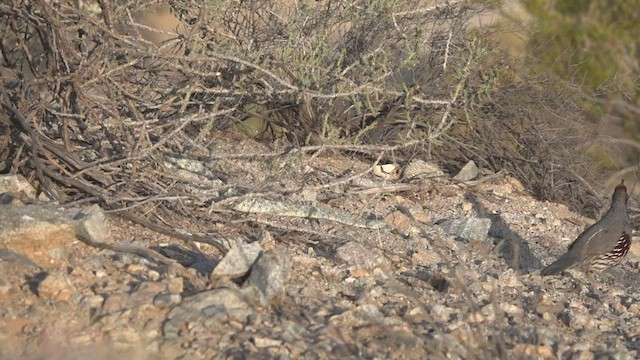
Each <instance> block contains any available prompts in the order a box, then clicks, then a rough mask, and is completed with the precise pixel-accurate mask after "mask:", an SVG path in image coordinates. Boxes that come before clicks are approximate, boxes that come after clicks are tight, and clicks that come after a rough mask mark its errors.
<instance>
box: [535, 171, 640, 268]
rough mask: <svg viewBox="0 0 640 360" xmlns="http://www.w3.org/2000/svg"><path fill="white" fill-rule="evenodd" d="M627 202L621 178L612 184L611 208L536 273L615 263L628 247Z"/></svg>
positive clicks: (608, 266) (613, 264)
mask: <svg viewBox="0 0 640 360" xmlns="http://www.w3.org/2000/svg"><path fill="white" fill-rule="evenodd" d="M628 201H629V195H627V187H626V186H624V180H623V181H622V182H621V183H620V185H618V186H616V189H615V190H614V192H613V196H612V197H611V208H609V210H608V211H607V213H606V214H604V216H603V217H602V219H600V221H598V222H597V223H595V224H593V225H591V226H589V227H588V228H587V229H586V230H585V231H584V232H583V233H582V234H580V236H578V238H577V239H575V241H574V242H573V243H571V245H569V249H568V250H567V253H566V254H564V255H562V256H561V257H560V258H559V259H558V260H556V261H555V262H554V263H553V264H551V265H549V266H547V267H546V268H544V269H542V271H541V272H540V275H542V276H546V275H557V274H560V273H561V272H563V271H564V270H566V269H569V268H573V267H578V268H580V269H581V270H583V271H586V270H598V271H602V270H605V269H608V268H610V267H612V266H615V265H617V264H618V263H619V262H620V261H621V260H622V258H623V257H624V256H625V255H627V252H629V248H630V247H631V222H630V221H629V213H628V211H627V202H628Z"/></svg>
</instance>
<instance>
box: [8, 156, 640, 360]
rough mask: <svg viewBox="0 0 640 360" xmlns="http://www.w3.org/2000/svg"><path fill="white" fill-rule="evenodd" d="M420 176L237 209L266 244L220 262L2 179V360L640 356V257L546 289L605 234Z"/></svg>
mask: <svg viewBox="0 0 640 360" xmlns="http://www.w3.org/2000/svg"><path fill="white" fill-rule="evenodd" d="M314 161H316V162H320V163H322V164H323V166H324V169H325V170H326V169H337V168H340V169H345V168H350V169H355V170H354V171H357V169H365V170H366V169H367V168H368V167H369V166H370V164H364V163H357V162H356V161H354V160H352V159H351V160H349V159H346V158H339V157H332V158H331V159H329V158H325V159H323V158H322V157H319V158H317V159H315V160H314ZM414 164H415V163H414ZM420 165H421V166H423V168H424V167H425V166H426V167H427V168H430V170H429V171H430V175H429V174H426V173H423V174H422V175H423V177H422V179H421V180H420V181H419V182H418V183H413V185H412V186H408V187H407V186H405V187H403V186H404V185H407V184H409V181H407V180H406V176H405V177H404V178H401V177H395V176H394V175H393V171H394V170H393V169H391V173H392V174H391V175H389V176H386V178H385V177H384V175H385V172H386V171H388V169H378V170H383V171H382V172H380V174H379V175H380V176H376V175H374V174H372V173H364V174H362V175H360V176H357V177H354V178H353V179H351V180H350V181H349V182H345V184H346V186H343V187H342V190H341V192H340V194H337V195H336V194H334V196H330V197H322V196H320V195H319V194H320V192H313V191H309V190H308V189H302V190H301V191H299V192H297V193H295V194H293V195H291V196H289V197H288V198H279V199H258V200H252V201H253V202H248V203H240V204H236V205H235V207H234V208H233V209H234V211H237V212H238V214H239V215H238V216H239V220H242V217H243V216H246V217H251V218H253V219H258V220H260V221H262V222H261V224H262V232H261V236H260V239H258V240H257V241H254V242H251V243H249V242H244V241H238V242H235V243H229V244H227V246H228V248H229V249H230V250H229V252H227V253H226V254H224V255H223V254H222V253H220V252H219V251H218V250H217V249H216V248H214V247H213V246H210V245H207V244H199V243H198V244H194V243H184V242H182V241H179V240H175V239H172V238H169V237H165V236H163V235H158V234H157V233H154V232H152V231H150V230H148V229H146V228H143V227H141V226H139V225H135V224H132V223H130V222H127V221H126V220H123V219H122V218H119V217H118V216H117V215H114V214H105V213H104V212H102V210H101V209H99V208H97V207H96V206H93V207H90V206H88V205H87V206H73V207H62V206H59V205H57V204H55V203H49V202H46V201H34V200H33V199H32V198H30V197H29V196H28V194H29V191H31V190H29V188H28V186H27V185H24V181H23V180H21V179H20V178H16V177H12V176H6V177H4V178H3V180H2V184H3V185H2V186H3V189H0V193H2V192H5V191H8V190H11V191H12V192H11V194H5V195H4V196H2V197H1V199H2V205H0V243H1V244H2V246H0V248H1V249H0V294H1V298H0V358H3V359H5V358H6V359H9V358H11V359H15V358H28V359H40V358H42V359H44V358H46V359H81V358H86V357H87V356H90V358H93V359H111V358H115V357H116V356H126V357H127V358H131V359H133V358H135V359H147V358H149V359H150V358H153V359H157V358H162V359H165V358H166V359H175V358H184V359H199V358H233V359H235V358H237V359H244V358H257V359H263V358H264V359H271V358H282V359H289V358H293V359H297V358H303V359H329V358H331V359H333V358H372V359H382V358H390V359H413V358H417V359H425V358H429V359H438V358H447V359H476V358H477V359H488V358H511V359H514V358H517V359H521V358H522V359H529V358H532V359H533V358H536V359H537V358H563V359H569V358H571V359H594V358H611V359H632V358H637V357H638V349H639V348H640V342H639V339H640V338H638V335H639V334H640V316H639V315H640V303H639V299H640V287H639V286H638V260H637V249H636V246H637V245H634V247H633V248H632V253H631V254H630V255H629V257H628V259H627V260H626V261H625V262H624V263H623V264H622V265H621V266H620V267H618V268H616V269H613V270H611V271H609V272H608V273H606V274H597V275H585V274H582V273H579V272H571V273H570V274H569V275H566V276H563V277H546V278H541V277H540V276H539V269H540V268H541V267H542V266H543V265H544V264H549V263H550V262H551V261H553V260H554V259H555V258H556V257H557V256H559V255H560V254H561V253H562V252H563V251H564V249H565V248H566V246H567V245H568V244H569V243H570V242H571V241H572V240H573V239H574V238H575V237H576V236H577V235H578V234H579V233H580V232H581V231H582V230H583V229H584V228H585V227H586V226H587V225H588V224H589V223H590V222H591V221H592V220H589V219H586V218H583V217H581V216H579V215H576V214H575V213H572V212H570V211H569V210H567V208H566V207H565V206H563V205H559V204H552V203H543V202H539V201H536V200H535V199H533V198H532V197H531V196H529V195H528V194H527V192H526V191H525V190H524V189H523V188H522V187H521V186H520V184H519V183H518V182H517V181H516V180H514V179H513V178H511V177H510V176H509V175H507V174H480V176H479V177H474V176H475V174H471V176H466V175H464V174H463V175H461V176H460V177H458V178H456V179H453V178H451V177H450V176H448V175H445V174H442V173H438V170H437V169H436V168H435V167H433V165H429V164H424V163H420ZM407 170H408V169H405V173H406V172H407ZM471 170H473V169H471ZM307 171H308V172H313V171H318V172H319V170H318V167H313V168H308V169H307ZM327 171H328V170H327ZM336 173H338V171H336ZM376 173H378V172H376ZM356 174H357V172H356ZM320 175H322V174H320ZM320 175H318V176H317V178H321V176H320ZM292 176H293V175H292ZM381 176H382V177H381ZM469 179H472V180H469ZM16 184H23V185H21V186H23V188H21V189H16V186H18V185H16ZM416 184H418V185H417V186H416ZM316 189H318V187H316ZM16 190H17V191H16ZM15 194H21V195H20V196H17V195H15ZM24 194H27V196H26V197H25V196H24ZM242 214H245V215H242ZM269 224H271V225H276V226H269ZM287 228H289V229H296V231H290V232H288V231H286V230H283V229H287ZM294 233H295V234H294ZM305 234H307V235H308V236H307V235H305ZM102 243H106V244H116V245H117V246H116V247H111V248H109V247H108V246H106V247H105V246H100V245H96V244H102ZM144 249H148V250H151V252H145V251H144Z"/></svg>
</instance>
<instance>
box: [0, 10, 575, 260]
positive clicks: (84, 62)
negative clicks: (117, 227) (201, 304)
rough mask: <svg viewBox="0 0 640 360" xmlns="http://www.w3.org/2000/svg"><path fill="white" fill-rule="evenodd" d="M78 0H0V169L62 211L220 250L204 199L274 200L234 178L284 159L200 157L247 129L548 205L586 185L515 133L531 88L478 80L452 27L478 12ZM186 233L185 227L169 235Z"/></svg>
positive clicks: (476, 56) (530, 115) (479, 63)
mask: <svg viewBox="0 0 640 360" xmlns="http://www.w3.org/2000/svg"><path fill="white" fill-rule="evenodd" d="M83 4H84V3H82V2H80V6H76V5H77V4H76V3H75V2H73V3H72V2H66V1H47V0H34V1H28V0H27V1H20V2H17V1H14V2H10V3H3V4H0V29H2V34H3V35H2V39H1V43H0V46H1V48H0V51H1V52H2V68H1V71H2V81H3V84H2V85H3V86H2V88H1V91H2V92H1V94H0V101H1V106H2V109H3V112H4V115H5V116H4V117H3V118H2V124H3V125H0V126H1V127H0V131H1V133H0V139H1V140H2V141H0V144H2V146H3V151H2V153H1V155H0V161H2V162H3V164H4V169H5V170H4V171H12V172H20V173H23V174H25V175H27V176H28V177H29V178H31V179H32V180H34V182H35V183H37V184H38V185H39V188H40V190H41V191H44V192H46V193H48V194H49V195H50V196H51V197H53V198H56V199H60V200H61V201H63V202H71V201H86V200H89V201H96V202H100V203H101V205H102V206H104V207H105V208H107V209H111V210H114V211H120V212H121V213H123V214H128V216H129V217H130V218H132V219H133V220H135V221H138V222H141V223H143V224H145V225H147V226H150V227H154V228H155V229H156V230H158V231H163V232H165V233H169V234H171V235H173V236H177V237H182V238H185V239H189V240H196V241H205V242H213V243H216V244H218V241H217V240H215V241H214V240H211V239H212V236H213V235H212V234H216V233H217V229H216V228H215V226H213V225H212V224H215V223H216V222H219V220H220V219H221V217H223V216H225V215H224V214H225V213H224V212H217V211H215V209H214V210H211V206H212V204H221V203H224V201H225V200H228V199H230V198H233V197H234V196H242V195H243V194H247V193H257V192H267V191H268V192H271V193H274V192H275V193H280V194H281V193H286V191H284V190H282V191H280V190H276V189H275V188H274V187H273V186H271V185H272V184H271V183H270V181H273V180H274V179H277V176H275V175H274V176H271V177H267V178H265V179H264V183H261V184H256V183H255V182H252V181H249V180H247V179H251V178H252V175H250V174H249V175H248V174H246V173H242V171H241V170H237V172H234V169H235V168H234V166H235V162H237V161H238V159H244V158H250V160H251V161H259V160H260V159H268V160H271V159H273V157H277V156H288V155H291V154H290V153H289V152H287V151H284V152H280V153H279V152H275V153H272V154H270V155H269V154H267V155H264V156H262V157H258V156H256V154H226V155H224V156H223V155H221V154H216V153H215V147H214V146H213V144H212V142H213V140H212V139H211V134H212V133H215V132H216V131H221V130H227V129H229V128H230V127H232V126H235V125H236V124H239V123H243V122H244V121H247V120H255V119H257V120H258V121H262V122H264V126H263V127H262V129H264V130H265V131H266V133H265V134H263V135H265V136H266V138H267V139H271V140H273V139H276V138H278V139H281V138H284V139H285V140H286V141H287V142H288V143H289V144H292V145H294V146H301V145H314V144H343V145H352V144H363V143H364V144H367V143H368V144H374V145H376V144H377V145H401V146H400V148H402V144H407V143H409V144H413V146H411V147H410V148H408V149H407V148H405V149H404V151H395V152H394V153H393V156H395V157H396V159H397V158H400V160H402V158H406V157H409V156H416V155H420V156H427V157H429V156H436V157H438V158H440V159H442V160H443V161H444V162H445V164H456V162H459V161H461V159H462V158H474V159H476V160H478V161H481V162H483V163H484V164H485V165H487V166H489V167H491V168H493V169H498V168H500V167H507V168H509V169H510V170H511V171H512V172H513V173H514V174H516V176H518V177H519V178H520V179H521V180H524V181H525V183H526V184H528V185H529V186H530V187H531V188H532V189H533V190H534V191H535V192H536V193H537V194H539V195H540V196H542V197H547V198H549V199H551V200H553V199H554V196H557V194H558V193H557V192H556V190H552V191H551V192H549V191H548V190H546V189H547V187H548V186H550V188H551V189H561V188H562V187H559V186H558V185H557V183H556V182H557V180H558V179H562V181H566V182H568V183H571V184H573V185H572V186H573V187H572V189H575V191H572V192H571V194H572V195H579V194H580V193H584V192H585V191H586V190H585V187H584V186H583V185H581V183H580V182H578V181H576V176H577V175H582V174H577V172H576V171H575V169H572V168H571V167H570V166H566V165H567V164H568V163H569V162H570V159H571V158H570V156H571V154H570V152H567V151H566V147H565V148H562V146H563V144H562V142H561V141H549V138H547V137H546V135H545V134H543V132H544V131H547V130H549V129H551V128H549V127H540V128H537V127H535V126H537V124H526V122H527V121H532V122H537V121H540V122H543V123H544V122H545V119H544V117H542V116H541V115H537V114H536V111H537V110H540V109H543V108H544V107H545V106H549V107H551V108H553V107H555V106H558V105H559V104H557V103H553V102H551V103H549V104H548V105H547V104H542V105H541V106H537V105H534V103H535V102H536V101H543V102H544V101H547V100H549V99H544V98H535V97H534V98H533V99H532V100H529V105H527V106H528V107H527V108H526V109H525V110H527V111H525V114H524V116H521V115H523V113H522V112H521V111H520V110H519V109H518V106H520V105H521V104H522V101H523V99H525V97H526V96H525V95H526V94H527V93H528V91H529V89H528V88H527V87H526V86H520V87H519V88H516V93H515V95H516V96H515V97H513V95H514V94H510V93H509V91H508V90H504V91H501V92H499V91H496V89H498V87H499V86H500V84H498V83H496V82H495V81H493V80H494V78H493V77H492V76H487V75H486V69H485V68H486V67H487V63H488V60H487V59H488V58H487V54H488V53H489V48H488V44H486V43H485V42H484V38H483V32H482V29H478V28H470V27H469V26H468V23H469V20H470V19H472V18H473V17H474V16H475V15H477V14H478V13H480V12H482V11H484V8H483V6H482V4H481V3H479V2H472V1H469V2H467V1H447V2H443V3H441V4H432V3H431V2H427V1H422V0H414V1H402V2H398V1H390V0H378V1H355V2H354V1H341V0H338V1H287V2H281V1H276V0H267V1H208V2H200V1H189V0H173V1H168V2H167V3H166V4H167V5H166V7H159V6H158V5H154V4H153V3H151V2H147V1H140V0H132V1H114V2H111V1H109V2H108V1H98V2H97V6H85V5H83ZM154 11H155V12H158V11H165V12H166V13H167V14H170V15H167V16H170V19H169V20H170V23H171V24H173V25H172V27H171V28H169V29H164V30H157V29H154V28H152V27H150V26H149V25H146V24H147V23H146V22H144V21H142V20H141V19H143V18H144V16H145V14H148V13H150V12H151V13H152V12H154ZM151 35H155V36H151ZM489 67H490V68H493V69H494V70H495V65H489ZM492 71H493V70H492ZM518 89H519V90H518ZM560 105H562V104H560ZM562 106H564V105H562ZM515 119H518V121H520V122H521V123H520V125H517V124H518V122H517V121H516V122H511V121H512V120H515ZM574 120H575V121H578V120H579V119H577V118H575V119H572V121H574ZM496 124H498V125H496ZM495 126H497V127H498V128H499V130H500V131H498V132H494V131H493V130H494V127H495ZM528 126H533V127H532V128H531V129H534V130H531V131H528V130H527V129H529V128H528ZM465 127H467V128H468V129H470V130H468V131H465V130H459V129H463V128H465ZM512 131H515V132H519V131H520V132H519V133H511V132H512ZM553 136H555V135H553ZM553 136H551V137H550V138H551V139H553V138H554V137H553ZM523 138H526V142H525V144H522V143H518V141H519V140H522V139H523ZM569 145H570V144H569ZM556 146H559V147H560V148H562V150H557V149H555V147H556ZM400 148H398V147H394V148H393V149H400ZM512 148H513V149H514V150H513V151H510V149H512ZM538 149H544V150H545V151H544V152H540V153H539V155H536V154H538V152H537V151H538ZM383 150H384V149H383ZM234 156H235V157H234ZM388 156H390V155H388ZM556 156H560V157H565V158H564V159H566V161H564V160H563V161H564V162H562V161H560V162H559V161H558V158H556ZM539 157H543V158H544V159H543V160H544V161H539V160H540V159H539ZM533 163H535V164H536V165H538V166H539V167H538V168H536V167H535V166H532V165H531V164H533ZM558 163H560V164H564V165H562V166H559V167H558V166H557V164H558ZM563 166H564V167H563ZM281 170H282V169H281ZM282 171H284V170H282ZM550 174H555V175H554V176H555V177H554V178H553V179H554V180H550V177H549V175H550ZM582 176H584V175H582ZM60 185H62V186H60ZM298 186H304V183H303V182H299V184H298ZM287 191H291V187H290V188H287ZM181 221H183V222H181ZM185 224H188V226H189V228H190V231H189V232H188V233H187V232H185V231H178V230H176V228H178V229H179V228H181V226H182V225H184V226H186V225H185ZM238 232H239V233H242V231H241V229H240V230H238ZM196 233H198V234H201V235H194V234H196ZM221 248H222V247H221Z"/></svg>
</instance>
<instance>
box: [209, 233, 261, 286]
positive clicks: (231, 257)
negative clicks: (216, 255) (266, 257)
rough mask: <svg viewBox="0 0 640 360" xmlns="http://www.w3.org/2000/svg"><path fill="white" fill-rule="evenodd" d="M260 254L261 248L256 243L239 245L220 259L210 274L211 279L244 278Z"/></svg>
mask: <svg viewBox="0 0 640 360" xmlns="http://www.w3.org/2000/svg"><path fill="white" fill-rule="evenodd" d="M260 253H262V246H261V245H260V243H258V242H252V243H239V244H237V245H236V246H234V247H232V248H231V250H229V252H228V253H227V254H226V255H225V256H224V258H222V260H221V261H220V263H218V265H217V266H216V267H215V268H214V269H213V271H212V272H211V277H212V278H221V277H230V278H237V277H241V276H244V275H245V274H246V273H247V272H249V269H250V268H251V266H252V265H253V263H254V262H255V261H256V259H257V258H258V256H259V255H260Z"/></svg>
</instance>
